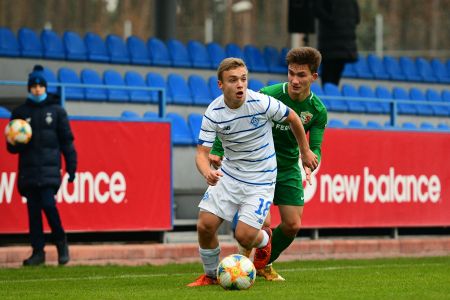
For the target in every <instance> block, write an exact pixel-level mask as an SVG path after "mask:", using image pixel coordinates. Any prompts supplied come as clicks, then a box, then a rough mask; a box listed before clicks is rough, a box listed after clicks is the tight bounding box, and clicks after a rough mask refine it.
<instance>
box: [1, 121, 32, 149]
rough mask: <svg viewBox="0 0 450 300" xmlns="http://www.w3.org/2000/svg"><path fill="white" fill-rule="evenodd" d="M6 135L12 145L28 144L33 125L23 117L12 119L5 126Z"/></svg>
mask: <svg viewBox="0 0 450 300" xmlns="http://www.w3.org/2000/svg"><path fill="white" fill-rule="evenodd" d="M5 137H6V140H7V141H8V143H10V144H11V145H15V144H16V143H20V144H26V143H28V142H29V141H30V140H31V126H30V124H28V122H27V121H25V120H22V119H14V120H11V121H10V122H9V123H8V125H6V127H5Z"/></svg>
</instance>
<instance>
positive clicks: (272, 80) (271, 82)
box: [267, 79, 283, 86]
mask: <svg viewBox="0 0 450 300" xmlns="http://www.w3.org/2000/svg"><path fill="white" fill-rule="evenodd" d="M282 82H283V81H281V80H278V79H269V80H267V86H270V85H274V84H279V83H282Z"/></svg>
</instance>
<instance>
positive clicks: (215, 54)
mask: <svg viewBox="0 0 450 300" xmlns="http://www.w3.org/2000/svg"><path fill="white" fill-rule="evenodd" d="M206 50H208V54H209V57H210V59H211V64H212V67H213V68H214V69H217V68H218V67H219V64H220V62H221V61H222V60H223V59H224V58H225V57H227V54H226V52H225V49H224V48H223V47H222V46H221V45H219V44H218V43H215V42H211V43H208V44H206Z"/></svg>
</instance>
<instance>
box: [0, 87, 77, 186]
mask: <svg viewBox="0 0 450 300" xmlns="http://www.w3.org/2000/svg"><path fill="white" fill-rule="evenodd" d="M12 119H24V120H27V121H28V122H29V123H30V125H31V129H32V136H31V140H30V142H29V143H28V144H26V145H20V144H16V145H15V146H13V145H11V144H9V143H7V149H8V151H9V152H10V153H19V180H18V186H19V192H20V193H21V194H22V195H23V194H26V192H27V191H28V190H29V189H30V188H35V187H53V188H55V193H56V192H57V190H58V189H59V186H60V184H61V153H62V154H63V155H64V159H65V163H66V171H67V173H69V174H75V171H76V168H77V153H76V151H75V147H74V145H73V134H72V131H71V129H70V124H69V119H68V117H67V113H66V111H65V110H64V108H63V107H61V105H59V101H58V99H57V98H56V97H55V96H53V95H51V94H48V96H47V99H45V100H44V101H42V102H40V103H36V102H33V101H32V100H30V99H27V100H26V102H25V103H24V104H22V105H20V106H19V107H17V108H15V109H14V110H13V112H12V114H11V120H12Z"/></svg>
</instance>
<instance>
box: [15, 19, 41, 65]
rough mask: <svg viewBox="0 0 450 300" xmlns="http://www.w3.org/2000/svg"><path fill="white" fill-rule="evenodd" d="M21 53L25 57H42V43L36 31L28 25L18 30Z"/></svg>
mask: <svg viewBox="0 0 450 300" xmlns="http://www.w3.org/2000/svg"><path fill="white" fill-rule="evenodd" d="M17 39H18V42H19V47H20V54H21V55H22V56H23V57H33V58H41V57H42V44H41V40H40V39H39V37H38V35H37V34H36V32H34V31H33V30H31V29H30V28H27V27H22V28H20V29H19V31H18V32H17Z"/></svg>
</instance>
